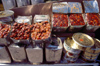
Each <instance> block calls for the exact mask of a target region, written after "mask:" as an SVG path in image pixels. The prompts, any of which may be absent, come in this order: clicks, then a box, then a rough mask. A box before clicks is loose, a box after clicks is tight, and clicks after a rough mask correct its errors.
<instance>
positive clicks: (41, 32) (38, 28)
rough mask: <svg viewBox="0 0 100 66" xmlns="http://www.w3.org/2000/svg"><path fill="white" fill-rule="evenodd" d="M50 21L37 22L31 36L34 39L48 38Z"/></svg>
mask: <svg viewBox="0 0 100 66" xmlns="http://www.w3.org/2000/svg"><path fill="white" fill-rule="evenodd" d="M50 28H51V27H50V24H49V23H48V21H44V22H40V23H35V24H34V25H33V28H32V30H31V37H32V39H33V40H41V39H47V38H48V37H49V36H50V33H51V29H50Z"/></svg>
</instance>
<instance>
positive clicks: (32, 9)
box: [0, 0, 100, 66]
mask: <svg viewBox="0 0 100 66" xmlns="http://www.w3.org/2000/svg"><path fill="white" fill-rule="evenodd" d="M65 1H66V0H65ZM69 1H70V2H72V1H73V0H67V2H69ZM82 1H83V0H74V2H82ZM98 2H99V3H100V1H99V0H98ZM99 6H100V4H99ZM51 7H52V4H51V3H46V4H36V5H29V6H24V7H19V8H14V9H12V10H13V11H14V12H15V14H14V16H15V18H16V17H17V16H18V15H21V16H29V15H32V16H33V17H34V16H35V15H36V14H48V15H49V16H51V14H52V8H51ZM37 8H38V9H37ZM86 34H88V35H90V36H92V37H95V35H96V36H97V34H95V33H86ZM98 34H99V35H100V32H99V33H98ZM52 35H56V36H57V37H61V39H62V42H63V41H64V39H65V38H67V37H69V36H72V35H73V33H68V32H63V33H52ZM98 37H99V36H98ZM97 62H98V63H99V62H100V61H97ZM98 63H96V62H94V63H86V62H84V61H82V60H81V59H78V60H77V61H76V63H69V64H65V63H64V64H63V63H59V64H54V63H49V64H47V63H43V64H34V65H36V66H40V65H41V66H99V64H98ZM0 66H32V64H30V63H29V62H24V63H14V62H12V63H11V64H0Z"/></svg>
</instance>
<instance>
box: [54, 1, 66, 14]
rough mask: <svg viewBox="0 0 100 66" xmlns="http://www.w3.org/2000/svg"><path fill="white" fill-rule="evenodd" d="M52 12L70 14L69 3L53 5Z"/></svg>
mask: <svg viewBox="0 0 100 66" xmlns="http://www.w3.org/2000/svg"><path fill="white" fill-rule="evenodd" d="M52 12H54V13H68V4H67V2H60V3H53V5H52Z"/></svg>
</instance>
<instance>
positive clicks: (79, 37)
mask: <svg viewBox="0 0 100 66" xmlns="http://www.w3.org/2000/svg"><path fill="white" fill-rule="evenodd" d="M72 39H73V40H74V42H76V43H77V44H78V45H80V46H82V47H91V46H93V45H94V40H93V39H92V37H90V36H89V35H87V34H84V33H75V34H73V36H72Z"/></svg>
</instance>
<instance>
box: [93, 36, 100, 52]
mask: <svg viewBox="0 0 100 66" xmlns="http://www.w3.org/2000/svg"><path fill="white" fill-rule="evenodd" d="M91 50H100V40H98V39H96V38H94V46H93V47H91Z"/></svg>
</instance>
